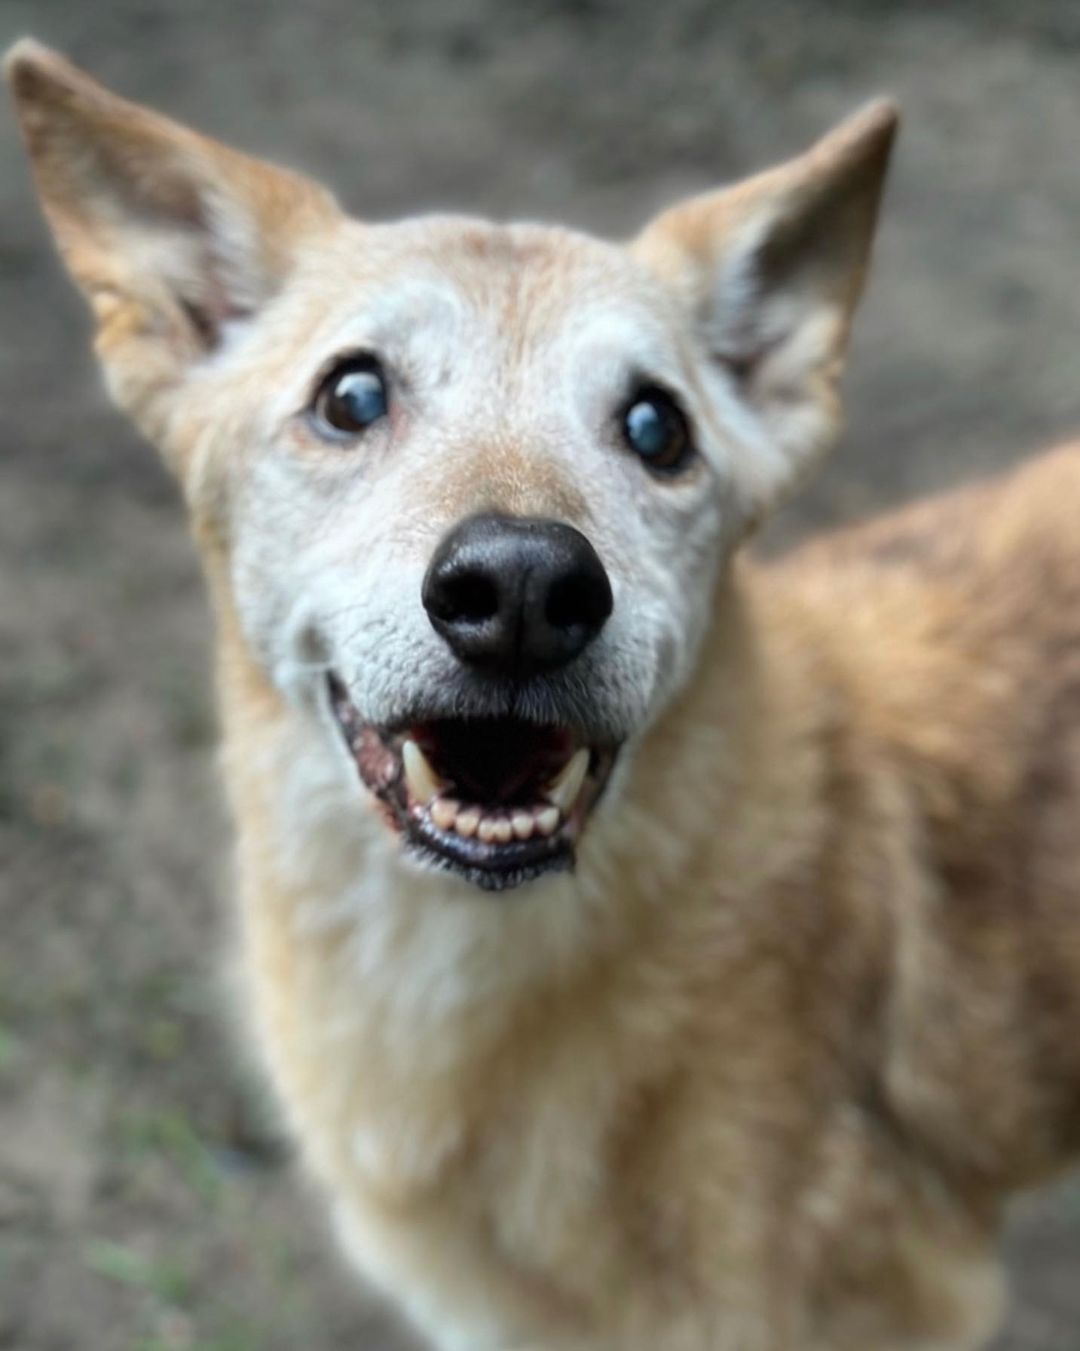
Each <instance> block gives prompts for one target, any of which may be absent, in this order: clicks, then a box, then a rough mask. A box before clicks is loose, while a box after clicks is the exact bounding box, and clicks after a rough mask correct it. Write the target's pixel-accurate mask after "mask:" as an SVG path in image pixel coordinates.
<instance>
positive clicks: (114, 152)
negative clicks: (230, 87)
mask: <svg viewBox="0 0 1080 1351" xmlns="http://www.w3.org/2000/svg"><path fill="white" fill-rule="evenodd" d="M5 64H6V70H7V75H8V79H9V81H10V83H11V88H12V91H13V94H14V97H15V103H16V107H17V110H18V114H19V120H20V122H21V124H22V129H23V133H24V136H25V139H26V144H27V147H28V149H29V153H30V158H31V161H32V164H33V170H34V177H35V179H36V181H37V186H38V191H39V193H40V196H41V201H42V205H43V207H44V210H45V215H46V217H47V218H48V221H49V224H50V226H51V227H52V230H53V233H54V235H55V237H56V242H57V244H58V246H59V249H60V253H61V255H62V256H63V259H64V262H65V263H66V265H67V267H68V270H69V271H70V272H71V275H72V276H73V277H74V279H75V280H76V282H78V284H79V286H80V287H81V288H82V289H83V291H84V292H85V293H86V295H87V297H88V298H89V300H90V303H91V305H92V307H93V310H94V313H95V315H96V318H97V322H98V336H97V350H98V354H99V356H100V357H101V360H102V362H103V364H104V366H105V369H106V374H107V376H108V379H109V383H110V388H111V390H112V393H113V395H114V397H115V398H116V400H117V402H118V403H120V404H121V405H122V406H123V407H125V408H126V409H127V411H129V412H130V413H131V414H132V415H133V416H134V417H135V419H136V420H137V421H138V422H139V423H140V424H141V425H142V426H143V427H144V429H146V430H147V431H148V432H149V434H150V435H151V436H153V437H155V439H160V432H161V423H162V421H163V418H164V417H165V414H166V407H165V405H166V404H167V402H168V394H169V393H170V392H171V391H172V390H173V389H174V388H175V387H177V386H178V385H179V384H180V383H181V382H182V381H183V378H184V375H185V371H186V370H187V369H188V368H189V367H190V365H191V363H193V362H196V361H198V360H199V359H200V358H201V357H203V356H205V355H206V354H207V353H208V352H210V351H212V350H214V349H216V348H218V347H220V346H221V345H222V344H223V343H224V342H226V341H227V339H228V337H229V335H230V333H231V332H232V331H233V329H232V325H234V324H237V323H241V322H242V321H243V320H244V319H246V318H249V317H250V316H252V315H254V314H255V313H256V311H257V310H258V309H259V307H260V306H261V305H263V304H264V303H265V302H266V301H267V300H268V299H269V298H270V297H272V296H273V294H274V293H275V291H276V290H277V289H278V288H279V287H280V286H281V284H282V283H283V281H284V279H285V278H286V277H287V275H288V273H289V271H290V268H291V267H292V265H293V261H294V259H295V256H296V253H297V249H298V246H299V244H300V242H301V241H302V240H304V239H306V238H308V237H309V236H310V234H311V232H313V231H319V230H322V229H326V228H329V227H330V226H331V225H332V224H333V223H334V221H335V220H337V219H339V215H338V209H337V207H336V205H335V204H334V201H333V199H332V198H331V197H330V195H329V194H328V193H326V192H325V191H324V190H323V189H322V188H320V187H318V186H316V185H315V184H314V183H310V182H308V181H307V180H306V179H304V178H301V177H299V176H298V175H296V174H293V173H290V172H288V171H286V170H283V169H278V168H275V167H273V166H271V165H269V164H264V163H261V162H260V161H258V160H253V159H249V158H247V157H246V156H244V155H240V154H237V153H236V152H235V151H232V150H228V149H226V148H225V147H224V146H221V145H218V144H217V143H215V142H213V141H211V140H208V139H207V138H205V137H202V136H199V135H197V134H196V133H195V132H192V131H189V130H188V129H187V128H185V127H181V126H179V125H177V124H176V123H173V122H171V121H169V120H168V119H166V118H164V117H159V116H158V115H157V114H155V113H152V112H150V111H149V110H148V109H145V108H142V107H139V106H137V105H135V104H132V103H129V102H127V101H126V100H125V99H121V98H119V97H117V96H116V95H114V94H111V93H110V92H109V91H107V90H106V89H104V88H102V87H101V86H100V85H99V84H97V83H96V82H95V81H93V80H91V79H90V78H89V77H88V76H86V75H84V74H83V73H82V72H81V71H79V70H77V69H76V68H75V67H74V66H72V65H71V64H70V63H69V62H67V61H66V60H64V59H63V58H62V57H61V56H59V55H57V54H56V53H55V52H51V51H49V49H48V48H45V47H42V46H41V45H40V44H38V43H36V42H34V41H32V40H30V39H25V40H23V41H22V42H19V43H17V44H16V45H15V46H14V47H13V48H12V49H11V51H10V52H9V53H8V56H7V60H6V63H5Z"/></svg>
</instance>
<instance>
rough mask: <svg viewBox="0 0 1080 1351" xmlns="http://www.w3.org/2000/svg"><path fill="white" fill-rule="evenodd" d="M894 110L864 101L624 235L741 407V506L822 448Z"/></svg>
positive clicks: (764, 498) (834, 416) (774, 492)
mask: <svg viewBox="0 0 1080 1351" xmlns="http://www.w3.org/2000/svg"><path fill="white" fill-rule="evenodd" d="M897 121H898V114H897V111H896V108H895V107H894V106H893V105H892V104H891V103H888V102H884V101H882V102H877V103H873V104H871V105H870V106H869V107H867V108H865V109H863V110H862V111H861V112H859V113H856V114H855V116H854V117H852V118H850V119H849V120H848V121H846V122H843V123H841V125H840V126H839V127H837V128H836V129H835V130H834V131H832V132H830V133H829V135H827V136H826V137H824V139H823V140H821V141H819V142H818V143H817V145H815V146H814V147H813V148H812V149H811V150H810V151H808V152H807V153H806V154H804V155H802V156H800V157H799V158H798V159H795V160H792V161H790V162H789V163H788V164H784V165H781V166H780V167H779V168H777V169H772V170H769V171H768V172H766V173H763V174H760V175H759V176H757V177H755V178H750V179H747V180H746V181H745V182H742V183H738V184H735V185H734V186H732V187H729V188H723V189H721V190H720V191H718V192H713V193H709V194H706V195H705V196H702V197H695V198H692V199H690V200H689V201H687V202H684V203H682V204H680V205H678V206H675V207H673V208H672V209H671V210H669V211H666V212H664V213H663V214H662V215H661V216H659V217H657V218H656V219H655V220H654V221H653V222H651V224H649V225H648V226H647V227H646V229H645V230H644V231H643V232H642V234H641V235H640V236H639V237H638V238H637V239H636V240H635V241H634V243H633V244H632V246H631V248H632V250H633V252H634V253H635V254H636V256H637V257H638V258H639V259H641V260H642V261H643V262H644V263H645V264H646V265H647V266H648V267H649V268H650V269H651V270H652V271H653V272H654V273H656V274H657V275H658V276H659V277H660V278H661V279H662V280H664V281H665V282H666V283H667V284H668V285H669V286H670V287H671V288H672V290H673V291H674V292H675V294H676V296H677V298H678V299H679V301H680V302H681V303H682V305H683V306H684V308H685V310H686V311H687V312H688V313H689V314H690V316H691V321H692V323H693V324H694V326H695V329H696V331H697V333H698V334H699V336H700V339H701V342H702V344H703V345H704V348H705V351H706V352H707V354H708V356H709V358H710V359H711V360H713V361H714V362H716V363H717V364H718V365H719V366H721V367H723V368H724V369H726V370H727V371H728V373H729V375H730V376H731V378H732V379H733V380H734V382H735V384H736V386H737V389H738V391H739V393H740V394H741V396H742V397H743V399H744V401H745V402H746V403H747V404H748V405H749V406H750V408H751V409H752V410H753V411H755V412H756V413H757V415H758V417H759V420H760V424H761V431H762V436H761V437H760V438H757V439H759V440H760V442H761V444H760V446H758V447H756V448H755V449H756V453H755V454H754V455H753V456H751V457H748V458H749V459H752V460H753V463H747V464H746V466H745V471H746V474H747V476H748V477H749V479H750V485H749V486H750V491H751V499H752V509H753V510H754V511H755V512H760V511H762V510H764V509H766V508H767V507H768V506H769V505H771V503H772V501H773V500H774V499H775V498H776V497H777V496H779V495H780V494H781V493H782V492H783V491H784V490H785V489H786V488H788V487H789V486H790V484H791V483H792V482H794V481H795V480H796V478H797V477H798V476H799V475H800V473H801V472H803V471H804V469H805V467H806V466H807V465H808V464H809V463H811V462H812V461H813V460H814V459H815V458H816V457H817V455H818V454H819V453H820V452H821V451H822V450H824V449H825V448H827V446H828V444H829V443H830V442H831V440H832V439H833V436H834V435H835V432H836V430H837V428H838V425H839V399H838V394H837V381H838V378H839V375H840V372H841V369H842V367H843V361H844V355H845V351H846V348H847V339H848V331H849V329H850V325H851V319H852V315H853V312H854V309H855V306H856V303H857V302H858V299H859V294H860V292H861V290H862V285H863V279H864V277H865V273H866V266H867V262H868V260H869V256H870V245H871V241H872V239H873V234H874V226H875V223H876V221H877V214H878V205H879V202H880V199H881V190H882V185H883V182H884V178H885V170H886V168H887V166H888V161H889V152H890V149H891V147H892V142H893V138H894V135H895V132H896V126H897Z"/></svg>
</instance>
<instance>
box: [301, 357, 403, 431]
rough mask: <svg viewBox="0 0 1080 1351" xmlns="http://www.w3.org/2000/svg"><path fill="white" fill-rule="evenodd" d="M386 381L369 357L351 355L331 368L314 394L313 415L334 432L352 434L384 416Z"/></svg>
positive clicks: (380, 370) (377, 364)
mask: <svg viewBox="0 0 1080 1351" xmlns="http://www.w3.org/2000/svg"><path fill="white" fill-rule="evenodd" d="M389 403H390V400H389V396H388V394H387V391H386V380H385V378H384V376H383V373H382V369H381V367H380V366H379V363H378V361H376V359H375V358H374V357H372V356H365V355H361V356H352V357H349V358H348V359H347V360H346V361H342V362H341V363H340V364H339V365H337V366H335V367H334V369H333V370H332V371H331V372H330V374H329V375H328V376H327V377H326V379H325V380H324V381H323V382H322V384H321V385H320V386H319V392H318V393H317V394H316V395H315V416H316V418H317V419H318V420H319V421H320V422H321V423H323V424H324V425H325V426H327V427H331V428H333V430H334V431H336V432H346V433H349V434H352V435H355V434H356V433H357V432H362V431H364V430H365V428H367V427H370V426H371V424H372V423H373V422H378V420H379V419H380V418H383V417H385V416H386V413H387V409H388V407H389Z"/></svg>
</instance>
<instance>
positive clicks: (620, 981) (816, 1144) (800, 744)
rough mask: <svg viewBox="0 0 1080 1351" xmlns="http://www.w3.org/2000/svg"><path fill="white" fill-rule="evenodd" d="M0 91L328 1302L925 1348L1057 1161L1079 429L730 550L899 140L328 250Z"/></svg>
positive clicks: (364, 233)
mask: <svg viewBox="0 0 1080 1351" xmlns="http://www.w3.org/2000/svg"><path fill="white" fill-rule="evenodd" d="M9 72H10V76H11V81H12V85H13V87H14V91H15V95H16V99H17V102H18V107H19V112H20V116H21V118H22V122H23V126H24V129H25V133H26V138H27V142H28V145H29V148H30V153H31V156H32V159H33V163H34V170H35V173H36V176H37V182H38V186H39V188H40V191H41V196H42V199H43V202H44V205H45V210H46V213H47V215H48V218H49V221H50V223H51V225H52V227H53V229H54V231H55V233H56V237H57V240H58V242H59V245H60V249H61V251H62V253H63V256H64V259H65V261H66V263H67V265H68V267H69V268H70V270H71V272H72V274H73V275H74V277H75V278H76V280H77V281H78V282H79V284H80V285H81V286H82V287H83V289H84V290H85V291H86V293H87V294H88V296H89V298H90V301H91V303H92V305H93V307H94V311H95V313H96V315H97V319H98V322H99V325H100V331H99V335H98V343H97V345H98V351H99V354H100V356H101V359H102V362H103V364H104V366H105V369H106V371H107V374H108V378H109V382H110V387H111V389H112V391H113V393H114V395H115V397H116V398H117V400H118V401H119V402H120V403H121V404H122V405H123V406H124V407H125V408H126V409H127V410H128V411H129V412H130V413H131V414H132V415H133V417H134V418H135V419H136V421H137V422H138V423H139V425H140V426H141V427H142V428H143V429H144V430H145V431H146V432H147V433H148V435H150V436H151V437H152V438H153V439H154V440H155V441H156V442H157V443H158V445H159V446H160V447H161V450H162V452H163V454H164V455H165V457H166V459H167V461H168V462H169V464H170V465H171V466H172V467H173V469H174V470H175V473H176V475H177V477H178V479H179V481H180V483H181V484H182V486H183V490H184V494H185V496H186V499H187V501H188V504H189V506H190V509H191V515H192V520H193V522H194V531H195V535H196V538H197V540H198V543H199V547H200V549H201V552H202V557H203V562H204V565H205V568H206V573H207V577H208V581H209V586H210V590H211V594H212V597H213V603H214V607H215V611H216V617H217V623H218V630H219V636H220V645H221V648H220V650H221V658H220V686H221V701H222V715H223V719H224V726H225V741H226V752H225V759H226V766H227V773H228V780H229V786H230V790H231V794H232V800H233V804H234V807H235V811H236V816H237V821H238V827H239V835H240V872H241V895H242V906H243V915H244V926H245V933H246V949H247V959H248V968H249V970H250V978H251V989H252V994H253V1004H254V1008H255V1011H256V1021H257V1026H258V1029H259V1033H260V1037H261V1043H262V1046H263V1047H264V1049H265V1053H266V1057H267V1060H268V1062H269V1065H270V1068H271V1071H272V1074H273V1076H274V1079H275V1081H276V1083H277V1085H278V1088H279V1090H280V1092H281V1095H282V1098H283V1100H284V1102H285V1104H286V1106H287V1108H288V1112H289V1114H290V1117H291V1120H292V1123H293V1125H294V1127H295V1129H296V1132H297V1134H298V1136H299V1138H300V1140H301V1142H302V1145H303V1148H304V1152H305V1155H306V1158H307V1161H308V1163H309V1165H310V1167H311V1169H312V1170H313V1171H314V1172H315V1174H316V1175H317V1176H318V1177H319V1178H320V1179H321V1180H322V1182H323V1183H324V1184H325V1186H326V1188H327V1189H328V1191H329V1192H330V1194H331V1196H332V1197H333V1201H334V1205H335V1207H336V1208H337V1210H338V1212H339V1214H340V1218H341V1226H342V1231H343V1234H344V1236H345V1238H346V1241H347V1243H348V1245H349V1248H350V1250H351V1251H352V1253H353V1254H354V1255H355V1258H356V1261H357V1263H358V1265H359V1266H360V1267H361V1269H362V1270H363V1271H364V1272H366V1273H367V1275H368V1276H369V1277H370V1278H371V1279H372V1280H374V1281H375V1282H376V1283H377V1284H379V1285H380V1286H381V1287H383V1288H384V1289H385V1290H387V1291H389V1292H390V1293H391V1294H392V1295H393V1297H394V1298H395V1299H396V1300H397V1301H398V1302H399V1303H400V1305H401V1306H402V1307H403V1308H404V1309H405V1310H406V1311H407V1312H408V1313H409V1315H410V1316H411V1317H412V1318H413V1320H414V1321H415V1322H416V1323H417V1324H419V1325H420V1326H421V1327H422V1328H424V1329H426V1331H427V1332H428V1334H429V1335H430V1337H431V1338H432V1339H433V1340H434V1342H436V1343H437V1344H438V1345H439V1346H440V1347H441V1348H444V1349H445V1351H510V1349H511V1348H514V1349H520V1348H529V1349H530V1351H570V1349H571V1348H573V1349H574V1351H658V1349H662V1351H786V1349H788V1348H800V1351H801V1349H803V1348H814V1349H815V1351H870V1349H871V1348H873V1349H875V1351H881V1349H883V1348H896V1349H899V1348H905V1349H906V1351H912V1349H913V1348H923V1349H924V1351H926V1349H927V1348H939V1349H940V1348H960V1347H969V1346H972V1345H974V1344H975V1343H976V1342H977V1341H978V1340H979V1339H980V1338H981V1337H982V1336H984V1335H985V1333H986V1332H987V1330H988V1329H990V1328H991V1327H992V1326H993V1324H994V1321H995V1318H996V1317H997V1313H998V1307H999V1301H998V1295H997V1284H996V1278H995V1273H994V1264H993V1261H992V1249H993V1240H994V1231H995V1225H996V1222H997V1220H998V1216H999V1206H1000V1204H1001V1202H1002V1199H1003V1198H1004V1197H1005V1196H1006V1194H1007V1193H1008V1192H1009V1191H1010V1190H1011V1189H1013V1188H1016V1187H1020V1186H1023V1185H1025V1184H1028V1183H1030V1182H1033V1181H1036V1180H1039V1179H1041V1178H1043V1177H1045V1176H1047V1175H1049V1174H1052V1173H1053V1172H1054V1170H1056V1169H1059V1168H1061V1167H1062V1166H1063V1165H1064V1164H1065V1163H1066V1162H1067V1161H1068V1159H1069V1158H1070V1156H1071V1154H1072V1153H1073V1152H1074V1151H1075V1150H1076V1149H1077V1147H1078V1145H1080V1035H1078V1027H1080V828H1078V827H1080V718H1078V715H1080V525H1078V522H1080V450H1078V449H1076V448H1074V449H1071V450H1063V451H1060V452H1058V453H1057V454H1056V455H1053V456H1049V457H1047V458H1046V459H1044V460H1043V461H1042V462H1040V463H1037V464H1035V465H1033V466H1032V467H1029V468H1026V469H1024V470H1022V471H1020V472H1019V473H1017V474H1015V475H1014V476H1012V477H1011V478H1009V479H1007V480H1004V481H1002V482H1001V483H1000V484H997V485H994V486H990V487H982V488H978V489H974V490H972V491H970V492H968V493H966V494H961V495H958V496H956V497H953V498H949V499H946V500H944V501H942V502H940V503H937V504H935V505H932V506H930V507H926V508H919V509H917V510H914V511H910V512H906V513H904V514H902V515H900V516H897V517H895V518H893V519H890V520H886V521H883V522H881V523H880V524H876V525H872V526H870V527H868V528H865V529H861V530H855V531H851V532H849V533H846V534H841V535H839V536H837V537H836V538H834V539H830V540H827V541H825V542H824V543H822V544H819V545H817V546H814V547H812V548H810V549H807V550H805V551H803V552H801V553H799V554H797V555H796V556H794V557H793V558H791V559H790V561H788V562H785V563H784V564H782V565H780V566H776V567H772V568H768V569H762V568H751V567H749V566H746V565H743V564H741V563H738V562H733V561H732V558H731V555H732V553H733V551H734V549H735V546H736V545H737V544H738V543H739V542H740V541H741V540H742V539H743V538H744V537H745V536H746V535H747V533H748V531H749V530H750V528H751V527H752V526H753V525H754V524H755V523H757V522H758V521H759V520H760V519H761V518H762V517H763V515H765V514H766V513H767V512H769V511H771V510H772V509H773V508H774V507H775V506H776V505H777V504H778V502H780V501H781V500H782V499H783V498H784V497H785V496H786V495H787V494H788V493H789V492H790V491H791V489H792V487H793V485H794V484H795V483H796V482H797V481H798V480H799V479H801V478H802V477H803V476H804V475H805V473H806V472H807V471H808V469H809V468H810V467H811V466H812V465H813V463H814V462H815V461H816V460H817V458H818V457H819V455H820V454H821V453H822V452H823V450H824V449H825V448H826V447H827V445H828V444H829V442H830V441H831V439H832V437H833V435H834V431H835V427H836V424H837V420H838V399H837V379H838V375H839V372H840V367H841V364H842V359H843V355H844V349H845V345H846V338H847V333H848V328H849V324H850V320H851V314H852V309H853V306H854V304H855V302H856V299H857V296H858V293H859V290H860V285H861V282H862V276H863V272H864V267H865V263H866V260H867V255H868V251H869V246H870V240H871V235H872V232H873V227H874V221H875V216H876V212H877V206H878V198H879V194H880V189H881V184H882V179H883V176H884V172H885V166H886V161H887V158H888V152H889V147H890V143H891V141H892V137H893V131H894V125H895V120H896V117H895V113H894V111H893V110H892V109H891V108H890V107H888V106H886V105H875V106H873V107H871V108H869V109H868V110H866V111H865V112H863V113H861V114H860V115H858V116H857V117H855V118H854V119H852V120H851V121H850V122H847V123H845V124H844V125H843V126H841V127H840V128H839V129H838V130H837V131H835V132H833V133H832V134H831V135H830V136H828V137H826V138H825V139H824V140H823V141H822V142H821V143H820V144H819V145H817V146H816V147H815V148H814V149H813V150H811V151H810V153H809V154H807V155H805V156H803V157H802V158H800V159H796V160H794V161H793V162H792V163H790V164H788V165H786V166H784V167H782V168H780V169H777V170H775V171H773V172H770V173H767V174H764V175H762V176H761V177H758V178H754V179H751V180H750V181H748V182H746V183H744V184H741V185H739V186H737V187H735V188H731V189H725V190H723V191H720V192H717V193H715V194H713V195H710V196H705V197H702V198H698V199H696V200H693V201H690V202H687V203H685V204H684V205H682V206H679V207H677V208H675V209H674V210H673V211H670V212H668V213H667V214H665V215H663V216H661V217H660V218H659V219H658V220H656V221H654V222H653V223H652V224H651V225H650V226H649V227H648V228H647V229H646V230H645V231H644V233H643V234H641V235H640V236H639V237H638V238H637V239H636V240H635V241H634V242H633V243H632V244H631V245H630V246H629V247H626V248H624V247H620V246H616V245H611V244H607V243H601V242H598V241H596V240H593V239H590V238H587V237H583V236H580V235H576V234H572V233H568V232H565V231H562V230H556V229H547V228H539V227H535V226H508V227H504V226H495V225H490V224H486V223H483V222H480V221H475V220H467V219H458V218H431V219H424V220H417V221H412V222H408V223H405V224H401V225H392V226H370V225H363V224H359V223H357V222H355V221H352V220H348V219H346V218H345V217H344V216H343V215H342V214H341V213H340V211H339V210H338V208H337V207H336V206H335V204H334V202H333V201H332V199H331V198H330V197H329V196H328V195H327V194H326V193H325V192H324V191H322V190H321V189H320V188H318V187H315V186H314V185H312V184H311V183H308V182H306V181H305V180H303V179H301V178H298V177H296V176H294V175H292V174H289V173H285V172H282V171H280V170H278V169H274V168H271V167H269V166H267V165H263V164H258V163H254V162H252V161H251V160H248V159H245V158H243V157H241V156H239V155H236V154H234V153H233V152H231V151H227V150H225V149H223V148H221V147H220V146H218V145H215V144H213V143H211V142H209V141H206V140H204V139H202V138H200V137H198V136H196V135H194V134H193V133H191V132H188V131H186V130H183V129H181V128H179V127H177V126H175V125H173V124H172V123H170V122H167V121H165V120H163V119H161V118H159V117H156V116H155V115H153V114H151V113H149V112H147V111H145V110H143V109H141V108H137V107H134V106H132V105H130V104H128V103H126V102H123V101H122V100H120V99H118V98H116V97H114V96H112V95H110V94H108V93H106V92H105V91H104V90H102V89H101V88H100V87H98V86H97V85H95V84H94V83H93V82H91V81H90V80H88V79H87V78H86V77H85V76H83V75H81V74H79V73H78V72H77V71H75V70H74V69H73V68H72V67H71V66H69V65H68V64H66V63H65V62H64V61H63V60H61V59H60V58H59V57H57V56H55V55H52V54H50V53H49V52H47V51H45V50H43V49H41V48H40V47H37V46H36V45H34V44H30V43H24V44H20V45H19V46H18V47H17V48H16V49H15V50H14V52H13V53H12V55H11V57H10V60H9Z"/></svg>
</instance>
